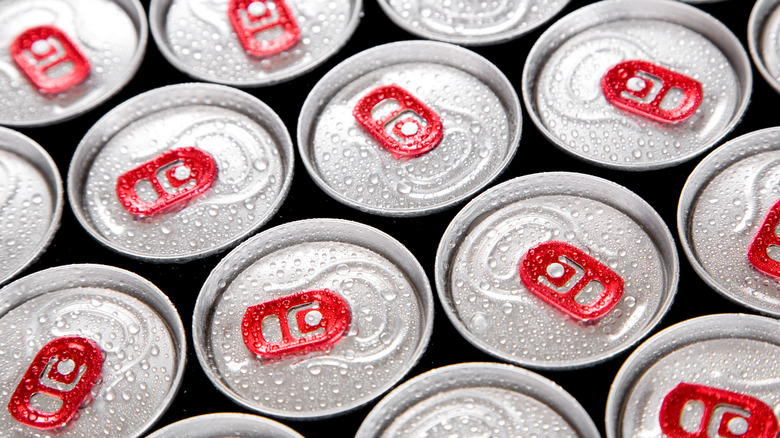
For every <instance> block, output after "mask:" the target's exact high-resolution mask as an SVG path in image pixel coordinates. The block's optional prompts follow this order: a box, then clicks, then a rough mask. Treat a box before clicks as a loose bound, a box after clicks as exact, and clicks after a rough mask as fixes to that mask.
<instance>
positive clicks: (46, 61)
mask: <svg viewBox="0 0 780 438" xmlns="http://www.w3.org/2000/svg"><path fill="white" fill-rule="evenodd" d="M0 23H3V26H2V29H0V46H1V47H3V48H8V50H3V53H2V55H0V70H2V72H3V74H2V75H0V124H4V125H12V126H41V125H49V124H52V123H55V122H59V121H62V120H66V119H69V118H72V117H75V116H77V115H79V114H82V113H84V112H86V111H89V110H90V109H92V108H94V107H96V106H98V105H99V104H100V103H102V102H104V101H105V100H107V99H108V98H109V97H111V96H113V95H114V94H116V93H117V92H118V91H119V90H120V89H121V88H122V87H123V86H124V85H125V84H126V83H127V82H129V81H130V79H131V78H132V77H133V75H134V74H135V72H136V70H138V67H139V66H140V64H141V60H142V59H143V55H144V51H145V49H146V40H147V38H148V29H147V24H146V14H145V13H144V9H143V7H142V6H141V4H140V3H139V2H138V1H137V0H81V1H78V2H74V1H69V0H27V1H24V2H19V1H14V0H4V1H0Z"/></svg>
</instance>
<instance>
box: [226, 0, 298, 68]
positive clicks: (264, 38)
mask: <svg viewBox="0 0 780 438" xmlns="http://www.w3.org/2000/svg"><path fill="white" fill-rule="evenodd" d="M228 18H229V19H230V24H232V25H233V30H235V32H236V35H237V36H238V41H239V42H240V43H241V45H242V46H243V47H244V50H246V52H247V53H249V54H250V55H252V56H268V55H273V54H274V53H279V52H282V51H284V50H287V49H289V48H290V47H292V46H294V45H295V44H296V43H297V42H298V40H299V39H300V38H301V30H300V28H299V27H298V23H296V22H295V17H294V16H293V13H292V11H290V8H289V7H288V6H287V3H285V0H230V3H228ZM279 31H281V35H277V34H278V33H279ZM269 38H270V39H269Z"/></svg>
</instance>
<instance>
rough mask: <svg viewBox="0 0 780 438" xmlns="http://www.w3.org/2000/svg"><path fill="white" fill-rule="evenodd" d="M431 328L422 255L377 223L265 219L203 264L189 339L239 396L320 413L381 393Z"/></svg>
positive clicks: (222, 386) (274, 409)
mask: <svg viewBox="0 0 780 438" xmlns="http://www.w3.org/2000/svg"><path fill="white" fill-rule="evenodd" d="M432 328H433V294H432V292H431V289H430V285H429V283H428V279H427V277H426V276H425V272H424V271H423V269H422V267H421V266H420V264H419V263H418V262H417V260H416V259H415V258H414V256H413V255H412V254H411V253H410V252H409V251H408V250H407V249H406V248H405V247H403V246H402V245H401V244H400V243H399V242H398V241H396V240H395V239H393V238H392V237H390V236H388V235H387V234H384V233H382V232H381V231H379V230H377V229H375V228H372V227H369V226H367V225H362V224H359V223H356V222H349V221H344V220H339V219H311V220H303V221H297V222H291V223H287V224H284V225H280V226H277V227H274V228H271V229H268V230H265V231H263V232H261V233H259V234H258V235H256V236H254V237H252V238H251V239H249V240H247V241H246V242H244V243H243V244H241V245H239V246H238V247H237V248H236V249H235V250H233V251H232V252H231V253H230V254H228V255H227V256H226V257H225V258H224V259H223V260H222V261H221V262H220V263H219V265H217V267H215V268H214V270H213V271H212V272H211V274H210V275H209V277H208V279H207V280H206V282H205V283H204V284H203V288H202V289H201V291H200V294H199V295H198V299H197V302H196V303H195V310H194V315H193V320H192V331H193V343H194V345H195V352H196V354H197V356H198V361H199V362H200V364H201V366H202V367H203V369H204V371H205V372H206V375H207V376H208V378H209V379H210V380H211V381H212V383H214V385H215V386H216V387H217V389H219V390H220V391H222V393H224V394H225V395H226V396H227V397H229V398H230V399H232V400H233V401H235V402H236V403H238V404H240V405H242V406H244V407H246V408H248V409H251V410H254V411H257V412H261V413H266V414H269V415H274V416H279V417H286V418H321V417H326V416H332V415H335V414H338V413H343V412H346V411H348V410H351V409H355V408H357V407H359V406H361V405H363V404H365V403H367V402H369V401H370V400H372V399H374V398H376V397H378V396H379V395H381V394H382V393H384V392H385V391H387V390H388V389H390V388H391V387H392V386H393V385H394V384H396V383H397V382H398V381H399V380H401V379H402V378H403V376H404V375H405V374H406V373H407V372H408V371H409V370H410V369H411V368H412V367H413V366H414V365H415V364H416V363H417V361H418V360H419V358H420V356H421V355H422V353H423V352H424V351H425V348H426V346H427V345H428V340H429V338H430V334H431V330H432Z"/></svg>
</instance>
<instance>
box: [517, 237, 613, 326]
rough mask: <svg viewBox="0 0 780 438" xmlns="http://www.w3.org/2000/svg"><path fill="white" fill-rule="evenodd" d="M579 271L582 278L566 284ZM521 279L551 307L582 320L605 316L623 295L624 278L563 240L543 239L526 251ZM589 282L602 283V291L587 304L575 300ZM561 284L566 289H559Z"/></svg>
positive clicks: (521, 264) (521, 262) (522, 262)
mask: <svg viewBox="0 0 780 438" xmlns="http://www.w3.org/2000/svg"><path fill="white" fill-rule="evenodd" d="M571 262H573V263H575V264H576V265H579V266H577V267H576V268H579V269H575V267H574V266H572V265H571ZM578 273H579V274H580V275H581V277H580V278H579V279H578V280H577V281H576V282H575V283H574V284H573V285H570V286H568V287H567V284H570V282H571V280H572V279H574V278H575V276H577V274H578ZM520 280H521V281H522V282H523V284H524V285H525V287H526V288H528V290H530V291H531V292H533V293H534V294H536V295H537V296H538V297H539V298H541V299H543V300H544V301H546V302H547V303H548V304H550V305H551V306H553V307H555V308H557V309H558V310H561V311H562V312H564V313H566V314H568V315H570V316H572V317H574V318H577V319H580V320H582V321H587V320H590V319H595V318H599V317H601V316H603V315H605V314H606V313H607V312H609V311H610V310H612V308H613V307H615V305H616V304H617V303H618V301H619V300H620V297H621V296H623V279H622V278H620V276H619V275H617V274H616V273H615V272H614V271H612V270H611V269H609V268H608V267H607V266H606V265H604V264H603V263H601V262H599V261H598V260H596V259H594V258H593V257H591V256H589V255H587V254H585V253H584V252H582V251H580V250H579V249H577V248H576V247H575V246H572V245H570V244H568V243H565V242H557V241H553V242H542V243H540V244H538V245H536V246H535V247H533V248H531V249H530V250H528V252H527V253H525V255H524V256H523V258H522V259H521V260H520ZM592 281H598V282H599V283H601V285H602V287H603V290H602V292H601V294H600V295H599V296H598V298H597V299H595V300H594V301H593V302H591V303H589V304H580V303H578V302H577V301H576V300H575V299H576V297H577V295H578V294H579V293H580V292H581V291H582V290H583V289H584V288H585V286H587V285H588V283H590V282H592ZM545 283H549V285H548V284H545ZM553 287H554V288H557V289H559V290H556V289H553ZM563 287H567V289H566V290H563V291H561V290H560V288H563Z"/></svg>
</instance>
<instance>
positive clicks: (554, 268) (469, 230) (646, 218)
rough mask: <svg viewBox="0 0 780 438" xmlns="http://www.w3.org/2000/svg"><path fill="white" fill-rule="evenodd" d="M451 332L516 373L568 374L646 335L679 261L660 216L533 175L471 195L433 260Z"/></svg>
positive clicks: (560, 177) (632, 199) (628, 199)
mask: <svg viewBox="0 0 780 438" xmlns="http://www.w3.org/2000/svg"><path fill="white" fill-rule="evenodd" d="M435 276H436V289H437V292H438V294H439V299H440V300H441V303H442V306H443V307H444V311H445V313H446V314H447V316H448V317H449V319H450V322H452V324H453V325H454V326H455V328H456V329H457V330H458V331H459V332H460V334H461V335H463V337H465V338H466V340H468V341H469V342H471V343H472V344H474V345H475V346H476V347H477V348H479V349H481V350H483V351H485V352H487V353H489V354H491V355H493V356H496V357H498V358H500V359H502V360H505V361H508V362H513V363H516V364H519V365H524V366H529V367H534V368H546V369H571V368H579V367H584V366H588V365H593V364H596V363H598V362H602V361H605V360H607V359H609V358H611V357H613V356H615V355H616V354H618V353H619V352H621V351H623V350H625V349H627V348H629V347H630V346H632V345H633V344H635V343H636V342H638V341H639V340H640V339H641V338H643V337H644V336H646V335H647V334H648V333H649V332H650V331H651V330H652V329H653V328H654V327H655V326H656V325H657V324H658V323H659V322H660V320H661V318H662V317H663V315H664V314H665V313H666V311H667V310H668V309H669V306H670V305H671V303H672V299H673V298H674V294H675V292H676V290H677V281H678V276H679V263H678V259H677V252H676V250H675V245H674V240H673V239H672V235H671V233H670V232H669V229H668V228H667V227H666V225H665V224H664V222H663V220H662V219H661V218H660V216H658V214H657V213H656V212H655V210H653V209H652V207H650V205H648V204H647V203H646V202H645V201H643V200H642V199H641V198H639V197H638V196H636V195H635V194H634V193H632V192H630V191H629V190H627V189H626V188H624V187H622V186H619V185H617V184H614V183H612V182H609V181H607V180H604V179H601V178H596V177H592V176H588V175H583V174H576V173H564V172H555V173H538V174H532V175H527V176H523V177H520V178H516V179H513V180H509V181H507V182H505V183H502V184H500V185H498V186H496V187H493V188H491V189H490V190H488V191H486V192H485V193H483V194H481V195H479V196H478V197H476V198H475V199H474V200H473V201H471V202H470V203H469V204H468V205H466V207H464V208H463V210H461V211H460V212H459V213H458V214H457V215H456V216H455V218H454V219H453V221H452V223H450V225H449V227H448V228H447V230H446V231H445V233H444V236H443V237H442V239H441V242H440V243H439V249H438V251H437V253H436V270H435Z"/></svg>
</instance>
